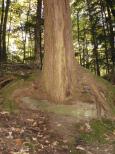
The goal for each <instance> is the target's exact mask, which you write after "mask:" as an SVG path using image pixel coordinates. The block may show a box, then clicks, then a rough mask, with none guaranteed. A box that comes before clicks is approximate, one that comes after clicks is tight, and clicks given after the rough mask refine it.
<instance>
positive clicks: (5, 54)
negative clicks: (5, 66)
mask: <svg viewBox="0 0 115 154" xmlns="http://www.w3.org/2000/svg"><path fill="white" fill-rule="evenodd" d="M9 6H10V0H7V1H6V8H5V15H4V24H3V35H2V39H3V55H2V60H3V61H7V53H6V27H7V19H8V12H9Z"/></svg>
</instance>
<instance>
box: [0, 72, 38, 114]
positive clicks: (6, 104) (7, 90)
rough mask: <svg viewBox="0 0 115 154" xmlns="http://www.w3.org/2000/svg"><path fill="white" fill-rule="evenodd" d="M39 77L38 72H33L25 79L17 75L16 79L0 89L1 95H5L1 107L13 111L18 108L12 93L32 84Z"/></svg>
mask: <svg viewBox="0 0 115 154" xmlns="http://www.w3.org/2000/svg"><path fill="white" fill-rule="evenodd" d="M36 78H37V73H33V74H31V75H30V76H29V77H28V78H26V79H23V78H21V77H17V78H16V79H15V80H14V81H12V82H10V83H9V84H7V85H6V86H5V87H3V88H2V89H1V90H0V95H1V97H3V102H2V105H1V108H3V109H4V110H7V111H9V112H13V111H15V110H16V108H17V107H16V104H15V102H14V101H13V100H12V94H13V92H14V91H15V90H16V89H20V88H24V87H27V86H29V85H30V84H31V82H32V81H33V80H34V79H36Z"/></svg>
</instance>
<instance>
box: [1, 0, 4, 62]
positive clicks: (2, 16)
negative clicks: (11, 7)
mask: <svg viewBox="0 0 115 154" xmlns="http://www.w3.org/2000/svg"><path fill="white" fill-rule="evenodd" d="M3 20H4V0H2V12H1V22H0V62H1V61H2V53H3V43H2V42H3V40H2V34H3Z"/></svg>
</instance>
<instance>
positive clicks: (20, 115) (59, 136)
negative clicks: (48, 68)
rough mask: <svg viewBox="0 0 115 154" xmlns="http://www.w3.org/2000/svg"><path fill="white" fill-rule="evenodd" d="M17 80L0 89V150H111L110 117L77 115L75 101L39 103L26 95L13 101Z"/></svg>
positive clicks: (54, 153) (114, 146) (3, 153)
mask: <svg viewBox="0 0 115 154" xmlns="http://www.w3.org/2000/svg"><path fill="white" fill-rule="evenodd" d="M21 80H22V79H21ZM18 81H19V82H18ZM18 81H14V82H11V83H8V84H7V85H6V86H5V87H4V88H2V89H1V91H0V154H71V153H72V154H114V153H115V121H114V120H111V119H102V120H96V119H95V120H94V119H87V116H86V119H84V117H83V118H81V119H80V116H79V118H78V115H76V110H75V108H77V106H75V105H73V106H71V107H70V106H64V105H53V104H49V103H48V102H46V101H44V105H43V102H41V101H39V100H35V99H32V98H30V97H22V99H21V100H20V103H19V104H15V103H14V102H12V100H11V99H10V97H11V93H12V92H11V91H12V90H14V89H15V88H14V87H15V86H16V87H17V82H18V85H19V84H20V79H19V80H18ZM21 82H22V83H21V85H23V81H21ZM29 82H30V81H29ZM27 84H28V83H27ZM14 85H15V86H14ZM13 86H14V87H13ZM81 112H83V111H81Z"/></svg>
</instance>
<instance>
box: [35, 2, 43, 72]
mask: <svg viewBox="0 0 115 154" xmlns="http://www.w3.org/2000/svg"><path fill="white" fill-rule="evenodd" d="M41 8H42V0H37V12H36V24H35V63H36V64H37V65H39V67H40V69H42V52H41Z"/></svg>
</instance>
